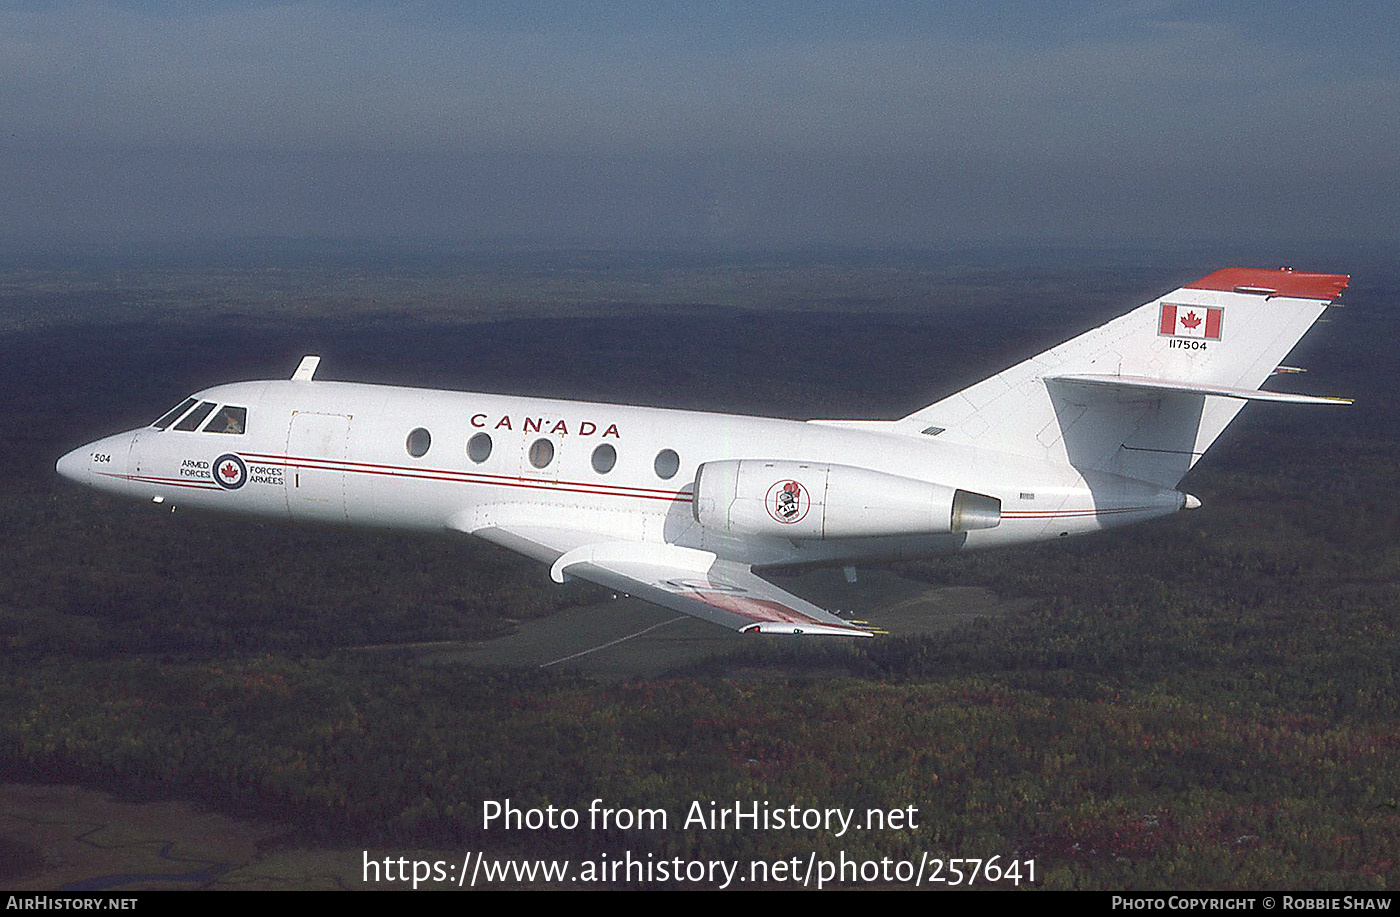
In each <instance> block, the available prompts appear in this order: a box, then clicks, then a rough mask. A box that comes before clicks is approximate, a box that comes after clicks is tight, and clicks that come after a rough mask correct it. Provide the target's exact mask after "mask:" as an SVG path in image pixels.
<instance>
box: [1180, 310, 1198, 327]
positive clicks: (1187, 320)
mask: <svg viewBox="0 0 1400 917" xmlns="http://www.w3.org/2000/svg"><path fill="white" fill-rule="evenodd" d="M1181 323H1182V324H1183V325H1185V326H1186V327H1187V328H1190V329H1191V330H1192V331H1194V330H1196V326H1197V325H1199V324H1200V323H1201V320H1200V319H1199V318H1197V317H1196V313H1195V312H1187V313H1186V315H1185V317H1183V318H1182V320H1181Z"/></svg>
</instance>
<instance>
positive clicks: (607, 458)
mask: <svg viewBox="0 0 1400 917" xmlns="http://www.w3.org/2000/svg"><path fill="white" fill-rule="evenodd" d="M616 464H617V450H616V449H614V448H613V447H612V444H611V443H603V444H602V445H601V446H599V447H598V448H597V449H594V450H593V470H594V471H596V472H598V473H599V474H607V473H608V472H609V471H612V470H613V466H614V465H616Z"/></svg>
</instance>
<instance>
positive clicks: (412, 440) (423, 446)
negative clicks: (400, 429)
mask: <svg viewBox="0 0 1400 917" xmlns="http://www.w3.org/2000/svg"><path fill="white" fill-rule="evenodd" d="M432 444H433V436H432V434H431V433H429V432H428V431H427V430H424V429H423V428H422V427H419V428H418V429H416V430H414V431H413V432H412V433H410V434H408V441H407V442H406V443H405V444H404V445H405V447H406V448H407V449H408V454H409V455H411V456H413V457H414V458H422V457H423V456H425V455H427V454H428V447H430V446H431V445H432Z"/></svg>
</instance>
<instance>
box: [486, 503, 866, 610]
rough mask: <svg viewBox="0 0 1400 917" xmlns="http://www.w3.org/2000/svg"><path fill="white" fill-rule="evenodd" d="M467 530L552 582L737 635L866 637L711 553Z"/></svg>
mask: <svg viewBox="0 0 1400 917" xmlns="http://www.w3.org/2000/svg"><path fill="white" fill-rule="evenodd" d="M471 534H473V535H476V536H478V537H480V538H484V539H486V540H487V541H490V542H492V543H493V544H498V545H500V546H501V547H504V548H509V549H511V550H513V551H520V552H521V553H524V554H527V555H529V556H532V557H536V558H538V559H540V560H545V561H546V562H549V561H550V560H551V557H550V555H553V559H552V563H553V566H551V568H550V571H549V572H550V576H552V577H553V578H554V580H555V581H556V582H560V583H562V582H564V580H565V579H566V578H568V577H578V578H579V579H584V580H588V581H589V582H592V583H597V584H598V585H600V586H606V587H607V588H609V589H615V590H617V591H618V592H622V593H626V594H627V595H631V596H635V597H637V598H639V599H644V600H645V601H648V602H651V603H652V604H655V605H660V606H661V607H663V608H670V609H672V610H673V611H679V612H682V613H683V614H688V615H693V616H695V617H697V618H701V619H703V620H705V621H709V622H711V623H712V624H719V625H721V626H723V627H728V628H732V629H733V630H737V631H741V632H743V633H760V634H819V635H823V636H838V637H869V636H871V633H870V631H868V630H865V629H863V628H860V627H857V626H855V625H853V624H851V623H850V622H848V621H843V620H842V619H841V618H838V617H837V616H836V615H834V614H832V613H831V612H829V611H826V610H825V609H823V608H820V607H818V606H816V605H813V604H812V603H811V602H808V601H807V600H806V599H802V598H799V597H798V596H795V595H793V594H792V593H790V592H787V591H785V590H783V589H779V588H778V587H777V586H774V585H773V584H772V583H770V582H768V581H767V580H765V579H763V578H762V577H760V576H758V575H757V574H756V573H754V572H753V570H752V569H751V568H750V567H748V566H746V565H744V564H739V563H735V562H733V561H727V560H720V559H718V558H717V557H716V556H715V555H714V554H712V553H710V552H709V551H700V550H696V549H694V548H683V547H680V546H679V545H670V544H656V543H653V542H640V541H606V540H604V541H599V540H598V534H597V533H596V532H593V533H589V532H582V531H571V530H568V529H556V528H550V527H547V526H519V527H515V526H512V527H507V526H502V525H488V526H485V527H482V528H477V529H473V530H471Z"/></svg>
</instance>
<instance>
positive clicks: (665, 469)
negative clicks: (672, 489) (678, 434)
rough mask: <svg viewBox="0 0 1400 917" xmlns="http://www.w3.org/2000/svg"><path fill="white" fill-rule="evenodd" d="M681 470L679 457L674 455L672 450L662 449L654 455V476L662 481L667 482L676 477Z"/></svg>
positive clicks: (674, 451)
mask: <svg viewBox="0 0 1400 917" xmlns="http://www.w3.org/2000/svg"><path fill="white" fill-rule="evenodd" d="M680 470H681V457H680V456H679V455H676V450H674V449H662V450H661V451H660V452H658V453H656V476H657V477H658V478H661V479H662V480H669V479H671V478H674V477H675V476H676V472H677V471H680Z"/></svg>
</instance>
